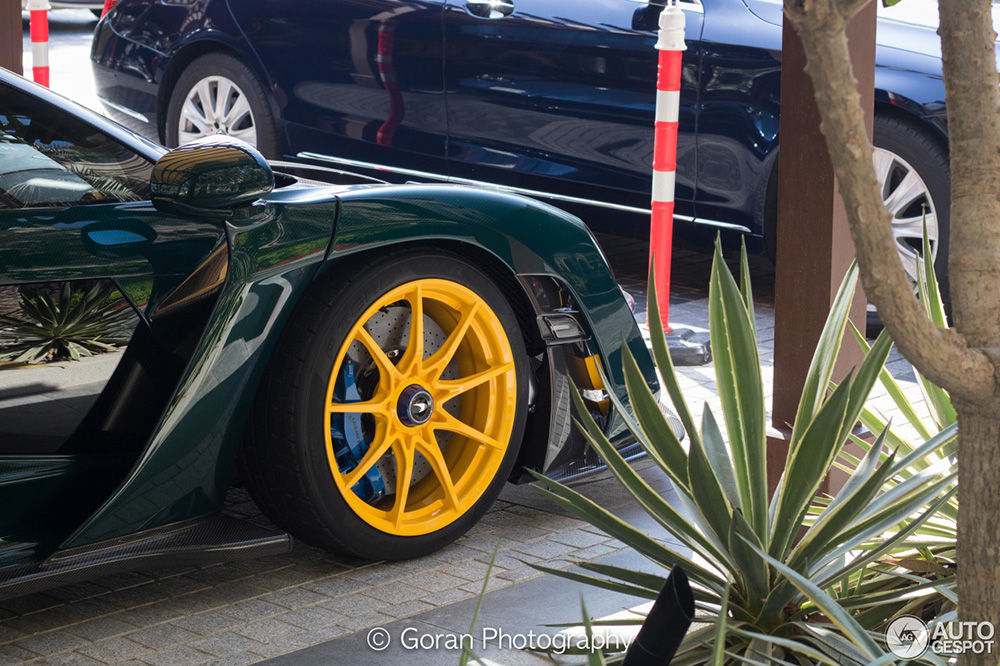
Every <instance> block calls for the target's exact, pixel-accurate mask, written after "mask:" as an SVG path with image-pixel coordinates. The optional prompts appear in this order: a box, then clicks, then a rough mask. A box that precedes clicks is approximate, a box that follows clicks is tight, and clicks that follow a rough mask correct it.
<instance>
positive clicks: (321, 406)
mask: <svg viewBox="0 0 1000 666" xmlns="http://www.w3.org/2000/svg"><path fill="white" fill-rule="evenodd" d="M417 302H419V303H421V312H422V313H423V316H422V317H420V319H419V320H417V321H420V322H422V325H421V329H422V331H423V335H422V336H420V337H419V338H417V337H414V340H417V339H420V340H422V346H423V353H422V354H420V361H419V362H416V361H415V359H416V358H417V356H418V355H417V347H416V346H415V345H411V344H410V341H409V330H410V327H411V326H412V325H413V322H414V319H413V308H414V307H415V306H414V305H413V304H414V303H417ZM370 345H374V346H376V347H377V348H378V351H376V350H375V349H372V347H371V346H370ZM449 355H450V356H449ZM348 359H350V361H348ZM387 364H391V365H387ZM442 364H444V365H442ZM528 372H529V366H528V359H527V354H526V351H525V347H524V341H523V338H522V335H521V332H520V329H519V327H518V324H517V319H516V317H515V315H514V313H513V311H512V309H511V307H510V305H509V304H508V302H507V301H506V299H505V297H504V296H503V293H502V292H501V291H500V290H499V289H498V288H497V286H496V285H495V284H494V283H493V281H492V280H491V279H490V278H489V277H487V276H486V274H484V273H483V272H482V271H480V270H479V269H478V268H477V267H475V266H474V265H472V264H471V263H469V262H467V261H466V260H464V259H461V258H459V257H457V256H455V255H452V254H450V253H445V252H439V251H432V250H420V251H411V252H402V253H397V254H392V255H388V256H386V255H382V256H380V257H378V258H377V259H374V260H371V261H368V262H366V263H356V262H355V263H352V264H351V265H349V266H338V267H336V268H335V269H332V270H330V271H329V272H328V273H326V274H325V275H324V276H323V277H322V278H321V279H320V280H319V281H318V282H317V284H316V285H315V286H314V287H313V288H312V289H311V290H310V291H309V292H308V293H307V294H305V295H304V296H303V300H302V301H301V302H300V303H299V304H298V306H297V307H296V311H295V313H294V314H293V316H292V318H291V319H290V321H289V322H288V324H287V326H286V328H285V331H284V332H283V334H282V338H281V340H280V342H279V347H278V349H277V350H276V351H275V353H274V354H273V355H272V358H271V362H270V364H269V366H268V369H267V371H266V374H265V377H264V378H263V383H262V385H261V387H260V389H259V391H258V394H257V398H256V402H255V407H254V410H253V415H252V417H251V418H250V420H249V423H248V427H247V433H246V438H245V441H244V444H243V446H242V447H241V450H240V457H239V464H240V468H241V472H242V477H243V479H244V481H245V483H246V486H247V489H248V490H249V492H250V495H251V496H252V497H253V499H254V500H255V501H256V502H257V504H258V506H259V507H260V508H261V510H262V511H263V512H264V513H265V515H267V516H268V517H269V518H270V519H271V520H273V521H274V522H275V523H277V524H278V525H279V526H281V527H282V528H283V529H285V530H287V531H288V532H290V533H291V534H293V535H294V536H296V537H297V538H301V539H302V540H303V541H305V542H307V543H310V544H313V545H315V546H318V547H321V548H325V549H327V550H332V551H337V552H342V553H347V554H350V555H354V556H358V557H362V558H366V559H375V560H397V559H407V558H412V557H419V556H421V555H425V554H428V553H431V552H433V551H436V550H438V549H440V548H442V547H444V546H446V545H447V544H449V543H451V542H452V541H454V540H455V539H456V538H458V537H459V536H461V535H462V534H464V533H465V532H466V531H468V530H469V528H471V527H472V526H473V525H474V524H475V523H476V522H477V521H478V520H479V518H480V517H482V515H483V514H484V513H485V512H486V510H487V509H488V508H489V506H490V505H491V504H492V503H493V501H494V500H495V499H496V497H497V495H498V494H499V493H500V491H501V489H502V488H503V486H504V483H505V482H506V480H507V479H508V478H509V477H510V475H511V471H512V468H513V466H514V464H515V462H516V460H517V456H518V450H519V448H520V443H521V438H522V436H523V432H524V424H525V418H526V414H527V393H528ZM435 373H438V374H437V376H435ZM491 373H492V377H491V378H489V379H486V380H482V378H483V377H487V376H489V375H490V374H491ZM470 377H473V378H476V377H478V378H480V381H481V383H478V384H470V382H469V378H470ZM349 378H350V379H349ZM463 380H464V381H463ZM448 382H450V384H449V383H448ZM352 384H353V386H352ZM463 384H464V385H466V386H465V389H464V392H460V393H457V394H455V393H452V394H451V395H452V397H451V398H449V397H448V395H449V392H450V391H455V390H458V389H461V388H462V386H461V385H463ZM414 387H416V388H414ZM355 391H356V392H355ZM422 391H423V393H422ZM428 396H430V400H428V399H427V397H428ZM359 401H360V402H362V403H364V404H363V405H362V406H360V407H358V408H354V407H351V406H350V405H349V403H353V402H359ZM420 401H422V402H420ZM345 403H347V404H346V405H345ZM428 403H429V404H430V406H429V407H428ZM355 409H357V410H358V411H354V410H355ZM331 410H334V411H333V413H331ZM340 410H342V411H340ZM373 451H374V452H373ZM383 451H384V453H383ZM359 461H360V462H359ZM373 461H374V462H373ZM366 465H368V466H367V467H366ZM359 468H360V469H359ZM443 471H444V473H442V472H443ZM352 473H353V476H352ZM445 476H447V479H448V480H447V481H446V480H445ZM379 483H381V484H382V485H381V486H379ZM401 496H403V497H404V500H403V502H402V503H400V502H399V498H400V497H401Z"/></svg>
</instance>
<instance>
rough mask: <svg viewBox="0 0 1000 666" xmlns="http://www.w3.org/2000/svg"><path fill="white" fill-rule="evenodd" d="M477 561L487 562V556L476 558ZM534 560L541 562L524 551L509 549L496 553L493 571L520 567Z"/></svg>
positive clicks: (488, 560)
mask: <svg viewBox="0 0 1000 666" xmlns="http://www.w3.org/2000/svg"><path fill="white" fill-rule="evenodd" d="M477 561H479V562H482V563H483V564H487V565H488V564H489V562H490V558H489V557H481V558H478V559H477ZM534 562H541V560H540V559H539V558H537V557H534V556H532V555H525V554H524V553H519V552H515V551H510V552H506V553H499V554H497V557H496V561H494V563H493V566H494V571H497V572H499V571H500V570H502V569H520V568H521V567H523V566H524V565H525V564H531V563H534Z"/></svg>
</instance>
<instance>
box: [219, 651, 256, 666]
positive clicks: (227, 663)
mask: <svg viewBox="0 0 1000 666" xmlns="http://www.w3.org/2000/svg"><path fill="white" fill-rule="evenodd" d="M259 661H261V658H260V655H256V654H253V653H252V652H239V653H237V654H231V655H229V656H228V657H223V658H222V659H213V660H212V666H246V664H256V663H257V662H259Z"/></svg>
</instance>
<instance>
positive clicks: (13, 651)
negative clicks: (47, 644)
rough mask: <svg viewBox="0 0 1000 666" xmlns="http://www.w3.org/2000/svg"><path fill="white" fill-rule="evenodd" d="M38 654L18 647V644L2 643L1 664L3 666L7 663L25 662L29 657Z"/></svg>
mask: <svg viewBox="0 0 1000 666" xmlns="http://www.w3.org/2000/svg"><path fill="white" fill-rule="evenodd" d="M37 656H38V654H37V653H35V652H31V651H29V650H26V649H24V648H22V647H18V646H17V645H0V664H2V665H3V666H6V665H7V664H23V663H24V662H25V661H27V660H28V659H31V658H32V657H37Z"/></svg>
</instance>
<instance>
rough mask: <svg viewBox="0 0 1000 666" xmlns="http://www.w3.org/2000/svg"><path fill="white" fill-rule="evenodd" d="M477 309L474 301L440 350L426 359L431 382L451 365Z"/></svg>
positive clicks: (477, 303) (477, 305)
mask: <svg viewBox="0 0 1000 666" xmlns="http://www.w3.org/2000/svg"><path fill="white" fill-rule="evenodd" d="M478 309H479V301H476V302H474V303H473V304H472V306H471V307H469V309H468V310H466V311H465V313H464V314H463V315H462V318H461V319H460V320H459V322H458V325H457V326H455V330H453V331H452V332H451V334H450V335H449V336H448V339H447V340H445V342H444V344H443V345H441V349H439V350H437V351H436V352H435V353H434V355H433V356H431V357H430V358H429V359H427V363H426V369H427V374H428V375H429V376H430V379H431V380H432V381H434V380H437V378H438V377H440V376H441V373H442V372H444V369H445V368H446V367H448V364H449V363H451V359H452V358H453V357H454V356H455V352H456V351H458V347H459V345H461V344H462V340H464V339H465V334H466V333H467V332H468V331H469V326H471V325H472V320H473V318H474V317H475V316H476V310H478Z"/></svg>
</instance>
